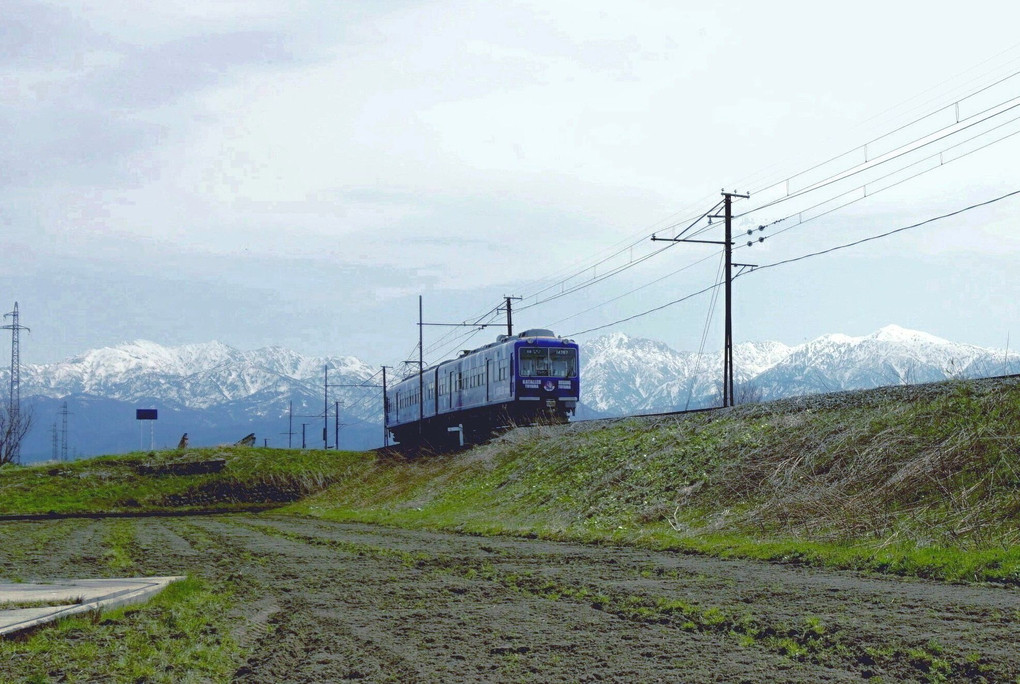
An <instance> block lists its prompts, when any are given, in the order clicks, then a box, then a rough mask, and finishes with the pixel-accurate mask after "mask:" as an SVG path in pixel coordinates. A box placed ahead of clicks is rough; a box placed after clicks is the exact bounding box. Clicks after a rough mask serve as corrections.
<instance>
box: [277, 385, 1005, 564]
mask: <svg viewBox="0 0 1020 684" xmlns="http://www.w3.org/2000/svg"><path fill="white" fill-rule="evenodd" d="M288 510H290V511H293V512H296V513H303V514H309V515H314V516H320V517H325V518H329V519H333V520H352V521H363V522H375V523H383V524H388V525H398V526H403V527H417V528H434V529H447V530H459V531H464V532H470V533H480V534H517V535H537V536H542V537H548V538H560V539H574V540H586V541H597V542H612V543H627V544H642V545H648V546H652V547H656V548H673V549H677V550H683V551H690V552H700V553H711V554H717V555H723V556H727V555H734V556H743V557H752V558H760V559H767V560H781V561H787V562H800V563H806V564H818V565H827V566H834V567H842V568H850V569H859V570H871V571H881V572H889V573H896V574H904V575H916V576H922V577H931V578H938V579H944V580H963V581H997V582H1006V583H1011V584H1016V583H1020V547H1018V542H1020V522H1018V521H1020V517H1018V513H1020V380H1018V379H1017V378H999V379H987V380H976V381H954V382H948V383H940V384H933V385H922V386H906V387H895V388H883V389H878V390H872V391H865V392H852V393H840V394H832V395H823V396H816V397H807V398H801V399H794V400H784V401H778V402H771V403H767V404H757V405H747V406H740V407H736V408H733V409H728V410H721V411H716V412H709V413H698V414H684V415H674V416H656V417H646V418H628V419H619V420H609V421H597V422H591V423H578V424H571V425H566V426H554V427H535V428H528V429H519V430H515V431H513V432H511V433H508V434H506V435H504V436H503V437H501V438H500V439H497V440H495V441H493V442H492V443H490V444H488V445H485V446H481V447H478V448H475V449H472V450H469V451H467V452H463V453H458V454H452V455H444V456H436V457H428V458H423V457H420V458H416V459H401V458H397V457H390V458H379V459H377V460H374V461H362V462H359V463H358V464H357V465H356V466H355V467H352V468H350V469H349V470H347V471H346V473H345V475H344V476H343V477H342V478H341V479H340V480H339V481H337V482H336V483H334V484H332V485H331V486H329V487H327V488H326V489H325V490H324V491H322V492H320V493H317V494H313V495H311V496H309V497H308V498H306V499H303V500H302V501H300V502H298V503H296V504H294V505H292V506H290V507H289V509H288Z"/></svg>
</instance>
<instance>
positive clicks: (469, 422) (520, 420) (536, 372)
mask: <svg viewBox="0 0 1020 684" xmlns="http://www.w3.org/2000/svg"><path fill="white" fill-rule="evenodd" d="M578 368H579V366H578V347H577V343H576V342H574V341H573V340H567V339H564V338H562V337H556V335H554V334H553V332H552V331H551V330H544V329H533V330H525V331H524V332H522V333H520V334H519V335H515V336H510V335H500V336H499V337H497V338H496V341H495V342H493V343H491V344H487V345H485V346H484V347H481V348H479V349H473V350H470V351H463V352H461V353H460V356H458V357H457V358H456V359H450V360H447V361H443V362H442V363H440V364H439V365H436V366H433V367H431V368H426V369H425V371H424V373H422V374H421V376H420V377H419V374H417V373H415V374H413V375H411V376H410V377H408V378H404V379H403V380H402V381H400V382H399V383H398V384H397V385H395V386H394V387H393V388H392V389H391V390H390V391H389V392H387V396H386V401H385V413H386V429H387V430H389V431H390V433H391V434H392V435H393V438H394V439H395V440H397V441H398V442H400V444H402V445H411V446H415V445H430V446H433V447H443V446H446V445H452V444H456V443H457V441H458V439H459V438H460V437H463V438H464V441H466V442H475V441H478V440H481V439H485V438H486V437H487V436H489V435H490V434H491V433H492V432H493V431H495V430H498V429H499V428H501V427H504V426H508V425H531V424H534V423H536V422H544V421H549V422H566V420H567V416H568V415H572V414H573V413H574V411H575V409H576V408H577V400H578V397H580V392H581V386H580V378H579V377H578ZM458 431H459V432H460V435H459V436H458V435H457V434H455V433H456V432H458Z"/></svg>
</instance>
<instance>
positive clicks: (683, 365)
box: [0, 325, 1020, 461]
mask: <svg viewBox="0 0 1020 684" xmlns="http://www.w3.org/2000/svg"><path fill="white" fill-rule="evenodd" d="M581 357H582V369H581V383H582V385H581V386H582V391H581V400H582V404H583V406H582V408H581V410H580V411H579V415H580V416H581V417H592V416H601V415H625V414H629V413H640V412H652V411H663V410H671V409H682V408H685V407H689V408H697V407H701V406H709V405H712V404H714V403H717V402H718V397H719V387H720V385H721V381H720V378H721V374H722V368H721V367H722V359H721V354H719V353H713V354H704V355H702V356H699V355H698V354H697V353H694V352H683V351H676V350H674V349H671V348H670V347H669V346H667V345H666V344H664V343H662V342H656V341H653V340H647V339H641V338H631V337H629V336H627V335H626V334H624V333H613V334H610V335H606V336H603V337H599V338H596V339H593V340H589V341H587V342H584V343H583V344H582V345H581ZM734 365H735V376H736V377H735V380H736V390H735V395H736V399H737V401H738V402H740V401H761V400H768V399H775V398H779V397H785V396H794V395H801V394H812V393H818V392H829V391H838V390H851V389H865V388H869V387H879V386H883V385H897V384H911V383H920V382H932V381H938V380H944V379H947V378H955V377H960V378H962V377H982V376H989V375H1002V374H1007V373H1015V372H1020V356H1018V355H1017V354H1015V353H1007V352H1006V351H1003V350H995V349H985V348H981V347H976V346H973V345H968V344H958V343H954V342H950V341H947V340H944V339H940V338H937V337H934V336H932V335H929V334H927V333H923V332H916V331H911V330H906V329H904V328H900V327H898V326H894V325H890V326H886V327H884V328H882V329H881V330H879V331H877V332H875V333H873V334H871V335H867V336H864V337H849V336H847V335H841V334H833V335H825V336H823V337H820V338H818V339H816V340H812V341H810V342H807V343H805V344H801V345H798V346H794V347H790V346H787V345H784V344H781V343H779V342H751V343H743V344H738V345H736V346H735V347H734ZM324 369H328V384H329V385H330V390H329V406H328V409H329V414H330V419H329V423H328V426H327V435H326V442H328V443H329V444H331V445H332V444H333V443H334V441H335V438H336V437H335V435H336V428H335V426H334V418H333V415H334V411H335V406H336V405H335V404H334V403H333V402H339V404H340V413H341V419H340V420H341V431H342V436H341V438H340V439H341V446H342V447H344V448H367V447H371V446H377V445H379V444H381V442H382V425H381V423H382V420H381V416H382V398H381V392H380V390H379V389H378V388H377V387H370V386H371V385H378V384H380V380H381V378H380V377H378V375H377V369H376V368H374V367H372V366H369V365H368V364H366V363H365V362H363V361H361V360H359V359H357V358H355V357H353V356H336V357H328V358H323V357H307V356H302V355H301V354H299V353H297V352H294V351H291V350H287V349H283V348H281V347H268V348H264V349H258V350H254V351H240V350H238V349H234V348H232V347H229V346H227V345H225V344H221V343H219V342H209V343H205V344H193V345H185V346H179V347H165V346H162V345H159V344H156V343H154V342H147V341H136V342H132V343H130V344H123V345H120V346H117V347H108V348H103V349H95V350H91V351H88V352H85V353H84V354H81V355H79V356H76V357H74V358H71V359H68V360H65V361H62V362H59V363H53V364H47V365H35V366H33V365H28V366H24V367H22V370H21V396H22V401H23V403H24V404H26V405H28V406H29V407H31V409H32V412H33V416H34V420H35V427H34V429H33V431H32V433H31V434H30V436H29V438H28V439H27V440H26V444H25V446H24V448H23V460H26V461H32V460H44V459H46V458H50V457H51V455H52V449H51V446H52V445H53V444H55V442H54V440H53V439H52V437H53V434H54V433H56V432H58V430H57V420H58V418H57V416H58V414H59V411H60V408H61V405H62V403H63V402H65V401H66V402H67V403H68V409H69V411H70V413H71V418H70V425H71V427H69V429H68V433H69V438H68V441H69V442H71V443H72V444H76V445H79V446H76V447H75V449H74V450H75V451H77V452H78V453H82V454H85V455H92V454H97V453H112V452H117V451H128V450H132V449H135V448H140V447H144V448H148V446H149V445H150V443H151V442H155V443H156V446H158V447H164V446H174V445H176V442H177V440H178V439H179V437H180V435H181V434H182V433H183V432H189V435H190V437H191V443H192V444H196V445H199V444H216V443H222V442H228V441H236V440H237V439H240V438H241V437H243V436H244V435H245V434H247V433H249V432H255V433H256V437H257V439H258V442H259V443H260V444H262V443H264V442H268V443H269V444H270V445H271V446H281V445H283V446H286V445H288V444H291V445H293V446H300V444H301V439H302V432H304V433H305V438H306V442H307V444H308V445H309V446H322V444H323V435H322V429H323V417H322V416H323V410H324V403H325V402H324V397H323V384H324V381H325V379H324ZM8 378H9V370H8V369H4V370H2V371H0V383H2V384H0V386H3V387H6V386H7V383H8V381H9V380H8ZM352 385H369V387H351V386H352ZM292 405H293V411H291V406H292ZM142 407H156V408H158V409H160V418H159V421H158V422H157V424H156V425H157V426H158V433H156V434H158V435H159V438H158V439H156V438H153V439H152V440H151V442H150V441H147V440H148V437H147V433H146V432H145V428H146V426H144V425H139V424H137V423H136V422H135V421H134V409H135V408H142ZM292 413H293V419H291V414H292ZM51 425H52V427H51ZM148 427H150V428H154V429H155V428H156V426H153V425H149V426H148ZM60 432H61V433H62V426H61V429H60ZM73 435H76V436H77V438H74V437H72V436H73Z"/></svg>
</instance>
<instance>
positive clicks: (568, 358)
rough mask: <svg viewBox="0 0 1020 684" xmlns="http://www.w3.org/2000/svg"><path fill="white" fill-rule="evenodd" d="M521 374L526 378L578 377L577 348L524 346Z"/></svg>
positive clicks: (521, 357) (521, 355)
mask: <svg viewBox="0 0 1020 684" xmlns="http://www.w3.org/2000/svg"><path fill="white" fill-rule="evenodd" d="M520 360H521V363H520V371H519V372H520V375H521V377H525V378H575V377H577V350H576V349H559V348H553V347H522V348H521V353H520Z"/></svg>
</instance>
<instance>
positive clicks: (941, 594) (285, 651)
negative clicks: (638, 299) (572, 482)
mask: <svg viewBox="0 0 1020 684" xmlns="http://www.w3.org/2000/svg"><path fill="white" fill-rule="evenodd" d="M113 524H117V525H120V526H124V525H128V526H130V531H131V534H132V535H133V537H132V538H133V541H132V542H131V543H130V555H131V557H132V559H133V561H132V562H133V564H134V565H133V566H132V567H131V570H132V571H137V572H138V573H139V574H158V575H169V574H185V573H193V574H195V575H198V576H200V577H203V578H206V579H208V580H209V581H210V582H212V583H214V584H217V585H220V586H229V587H231V589H232V590H233V591H234V592H235V597H236V602H235V614H234V615H233V616H232V617H233V620H234V622H233V624H234V625H235V630H234V634H233V636H234V637H235V638H236V639H238V640H239V641H240V643H241V644H242V646H243V647H244V648H245V649H246V656H245V658H244V659H243V660H242V662H238V663H237V669H236V672H235V674H234V679H235V680H236V681H242V682H270V681H295V682H323V681H337V680H364V681H373V682H374V681H395V682H450V681H500V682H503V681H542V682H588V681H618V682H655V681H668V682H673V681H695V682H701V681H720V682H737V681H752V682H760V681H777V682H780V681H781V682H786V681H805V682H821V681H852V680H860V679H862V678H868V677H875V676H878V677H881V678H882V679H883V680H885V681H942V680H950V681H954V680H961V679H978V680H981V679H985V680H988V681H1015V680H1016V679H1017V677H1018V676H1020V645H1018V636H1017V635H1018V623H1020V596H1018V592H1017V591H1016V590H1015V589H1009V588H1002V587H994V586H989V587H985V586H979V587H975V586H953V585H944V584H936V583H927V582H921V581H898V580H895V579H887V578H873V577H860V576H856V575H853V574H850V573H840V572H828V571H818V570H811V569H804V568H797V567H790V566H781V565H769V564H760V563H753V562H745V561H730V560H718V559H710V558H702V557H694V556H683V555H678V554H675V553H656V552H649V551H642V550H635V549H624V548H611V547H596V546H584V545H577V544H564V543H553V542H545V541H539V540H528V539H510V538H482V537H470V536H462V535H456V534H445V533H444V534H440V533H429V532H414V531H404V530H397V529H388V528H378V527H370V526H362V525H350V524H333V523H327V522H321V521H314V520H305V519H296V518H283V517H266V516H255V515H233V516H217V517H188V518H140V519H135V520H130V521H126V522H125V521H123V520H121V521H117V522H116V523H114V522H113V521H110V520H63V521H41V522H8V523H4V524H2V525H0V535H2V538H3V544H2V545H0V576H2V577H8V578H10V577H15V578H19V579H23V580H25V581H30V580H44V579H47V578H56V577H71V576H77V577H89V576H92V577H98V576H110V575H111V574H113V573H112V572H111V569H110V566H109V560H108V558H104V555H103V545H104V544H105V543H106V542H105V541H104V540H106V539H107V538H108V536H109V530H108V528H109V526H110V525H113ZM122 529H123V528H122ZM125 619H127V618H125ZM4 667H5V665H4V664H2V663H0V674H3V670H4ZM13 674H15V673H13V672H7V675H8V676H11V675H13ZM51 675H57V676H56V677H55V678H59V673H51ZM6 678H7V677H0V679H6Z"/></svg>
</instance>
